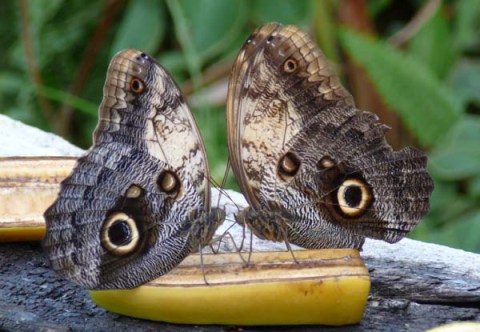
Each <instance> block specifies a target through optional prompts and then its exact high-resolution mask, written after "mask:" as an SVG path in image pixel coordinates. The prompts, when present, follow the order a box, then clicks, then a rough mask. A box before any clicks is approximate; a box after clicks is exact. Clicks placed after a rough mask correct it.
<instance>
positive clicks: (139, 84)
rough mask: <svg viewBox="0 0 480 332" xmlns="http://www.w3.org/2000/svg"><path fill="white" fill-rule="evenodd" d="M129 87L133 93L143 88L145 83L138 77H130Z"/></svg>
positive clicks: (140, 91)
mask: <svg viewBox="0 0 480 332" xmlns="http://www.w3.org/2000/svg"><path fill="white" fill-rule="evenodd" d="M130 88H131V89H132V91H133V93H136V94H139V93H142V92H143V91H144V90H145V84H144V83H143V81H142V80H141V79H139V78H132V80H131V81H130Z"/></svg>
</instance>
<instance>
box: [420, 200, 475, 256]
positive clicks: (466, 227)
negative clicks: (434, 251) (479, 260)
mask: <svg viewBox="0 0 480 332" xmlns="http://www.w3.org/2000/svg"><path fill="white" fill-rule="evenodd" d="M478 234H480V211H479V210H478V209H477V210H475V211H473V212H471V213H468V214H466V215H464V216H462V217H460V218H458V219H457V220H452V222H450V223H448V224H446V225H445V227H444V228H442V229H440V230H432V231H431V235H430V236H429V239H428V240H430V241H432V242H435V243H440V244H444V245H447V246H450V247H454V248H461V249H463V250H468V251H472V252H480V237H479V236H478ZM428 240H427V241H428Z"/></svg>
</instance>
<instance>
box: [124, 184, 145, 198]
mask: <svg viewBox="0 0 480 332" xmlns="http://www.w3.org/2000/svg"><path fill="white" fill-rule="evenodd" d="M144 193H145V191H144V190H143V189H142V188H141V187H140V186H137V185H135V184H132V185H131V186H130V187H129V188H128V189H127V192H126V193H125V196H126V197H127V198H139V197H140V196H143V194H144Z"/></svg>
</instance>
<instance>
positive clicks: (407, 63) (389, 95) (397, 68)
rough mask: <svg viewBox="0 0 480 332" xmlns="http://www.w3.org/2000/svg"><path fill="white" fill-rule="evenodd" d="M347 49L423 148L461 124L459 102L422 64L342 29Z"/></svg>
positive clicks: (389, 47)
mask: <svg viewBox="0 0 480 332" xmlns="http://www.w3.org/2000/svg"><path fill="white" fill-rule="evenodd" d="M340 40H341V42H342V45H343V47H344V48H345V49H346V51H347V52H348V54H349V56H350V57H352V58H353V59H354V60H355V61H356V62H357V63H359V64H360V65H362V66H363V67H364V68H365V69H366V70H367V72H368V74H369V76H370V78H371V79H372V81H373V82H374V84H375V86H376V87H377V89H378V91H379V92H380V94H381V95H382V96H383V98H384V99H385V102H386V103H387V104H389V105H390V106H391V107H392V108H393V109H394V110H395V111H396V112H398V114H400V116H401V117H402V119H403V121H404V123H405V124H406V125H407V126H408V128H410V129H411V130H412V131H413V133H414V134H415V135H416V137H417V138H418V140H419V141H420V143H421V144H423V145H435V143H436V142H437V141H438V140H440V139H441V138H442V137H443V136H444V135H445V133H446V132H448V131H449V130H450V128H451V127H452V126H453V125H454V124H455V123H456V122H457V121H458V119H459V116H460V114H461V112H462V108H461V105H460V103H459V102H458V100H457V99H455V97H454V96H453V95H452V94H451V93H450V91H449V90H447V89H446V88H445V87H444V86H443V85H442V84H441V83H440V82H439V81H438V79H436V78H435V77H434V75H432V73H431V72H430V71H428V70H427V69H426V68H425V67H424V66H423V65H422V64H421V63H419V62H418V61H415V59H412V58H411V57H409V56H407V55H406V54H403V53H402V52H400V51H398V50H396V49H394V48H393V47H391V46H389V45H387V44H385V43H384V42H381V41H374V40H371V39H368V38H366V37H364V36H361V35H359V34H356V33H354V32H351V31H348V30H342V31H341V33H340Z"/></svg>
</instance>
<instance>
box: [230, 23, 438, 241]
mask: <svg viewBox="0 0 480 332" xmlns="http://www.w3.org/2000/svg"><path fill="white" fill-rule="evenodd" d="M227 126H228V138H229V152H230V156H231V160H232V165H233V170H234V173H235V175H236V176H237V178H238V179H239V182H240V187H241V189H242V191H243V192H244V194H245V195H246V198H247V200H248V201H249V203H250V205H251V207H250V209H249V210H248V211H247V212H245V213H244V216H245V217H246V219H247V223H249V225H250V226H251V227H253V228H254V232H255V233H256V234H257V235H260V236H261V237H264V238H270V239H276V240H282V239H283V240H288V241H289V242H291V243H294V244H297V245H300V246H304V247H309V248H323V247H360V246H361V245H362V243H363V237H364V236H371V237H376V238H382V239H385V240H388V241H397V240H398V239H399V238H401V237H402V236H404V235H405V233H406V232H408V230H410V229H411V228H413V226H414V225H415V224H416V223H417V222H418V219H419V218H420V217H421V216H423V215H424V214H425V213H426V212H427V210H428V197H429V195H430V192H431V190H432V187H433V186H432V182H431V179H430V177H429V176H428V174H427V173H426V171H425V163H426V161H425V160H426V159H425V157H424V156H423V154H422V153H420V152H418V151H416V150H411V149H408V150H403V151H400V152H398V153H396V152H394V151H392V149H391V148H390V146H388V144H387V143H386V141H385V139H384V132H385V130H386V127H385V126H384V125H382V124H381V123H379V122H378V119H377V117H376V116H375V115H373V114H372V113H368V112H362V111H360V110H358V109H356V108H355V106H354V102H353V100H352V97H351V95H350V94H349V93H348V92H347V91H346V90H345V89H344V88H343V87H342V86H341V84H340V83H339V81H338V79H337V77H336V76H335V75H334V74H333V73H332V71H331V69H330V68H329V66H328V63H327V61H326V59H325V57H324V55H323V54H322V53H321V51H320V50H319V49H318V48H317V47H316V46H315V44H314V43H313V41H312V40H311V39H310V37H308V35H307V34H306V33H304V32H303V31H301V30H300V29H298V28H296V27H292V26H285V27H284V26H281V25H279V24H267V25H265V26H262V27H260V28H259V29H257V30H256V31H255V32H254V33H253V34H252V35H251V36H250V38H249V39H248V40H247V42H246V43H245V45H244V46H243V48H242V50H241V51H240V53H239V55H238V57H237V60H236V62H235V64H234V67H233V70H232V77H231V81H230V86H229V96H228V103H227ZM357 127H358V128H357ZM357 129H358V130H357ZM354 156H355V159H354V160H350V159H351V158H353V157H354ZM400 160H402V161H403V164H402V163H401V162H400ZM346 164H348V165H346ZM385 165H387V166H385ZM379 166H382V167H383V168H379ZM370 170H373V173H372V174H370V173H369V171H370ZM413 170H415V171H416V172H417V173H418V174H420V175H419V178H420V179H421V180H422V182H420V183H414V182H412V181H413V180H412V178H411V177H410V176H409V174H410V173H411V172H412V171H413ZM352 174H353V175H352ZM375 176H376V178H375V179H374V177H375ZM382 176H385V177H386V178H387V179H388V180H385V179H383V180H380V178H382ZM419 178H417V180H418V179H419ZM347 180H348V181H347ZM411 180H412V181H411ZM414 185H418V186H422V188H423V189H422V190H417V191H415V190H411V188H412V187H413V186H414ZM389 188H395V189H394V190H393V189H392V190H393V191H392V190H391V189H389ZM405 188H406V189H407V191H403V189H405ZM409 188H410V189H409ZM362 190H363V191H362ZM358 192H360V194H358ZM401 192H403V193H408V195H407V196H408V199H406V200H408V201H409V202H410V203H409V204H408V205H406V206H405V205H402V204H404V203H405V202H406V200H405V201H403V202H398V204H396V203H394V202H393V201H394V199H393V198H392V197H396V196H398V195H399V194H400V193H401ZM332 193H335V194H332ZM335 195H337V196H338V197H339V198H340V199H338V197H337V196H335ZM347 198H348V199H347ZM363 198H365V199H364V200H362V199H363ZM387 200H390V203H386V201H387ZM360 203H361V204H363V205H361V204H360ZM349 204H351V205H352V206H350V205H349ZM359 204H360V205H359ZM349 207H350V208H351V209H349ZM342 208H344V210H345V211H347V212H346V213H342V212H344V211H343V210H342ZM404 210H409V211H410V212H407V211H404ZM358 211H361V212H362V213H359V212H358ZM365 211H368V212H369V213H368V214H367V213H366V212H365ZM400 211H403V213H400ZM348 214H350V215H348ZM255 229H256V230H257V231H255ZM390 229H394V230H393V231H391V230H390ZM395 229H399V232H398V233H396V234H401V236H394V235H392V234H393V233H395V232H396V231H395ZM265 232H266V233H269V232H270V233H272V232H273V233H276V234H273V235H272V234H267V235H265ZM280 232H281V234H280ZM392 232H393V233H392ZM262 233H264V235H263V236H262Z"/></svg>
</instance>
